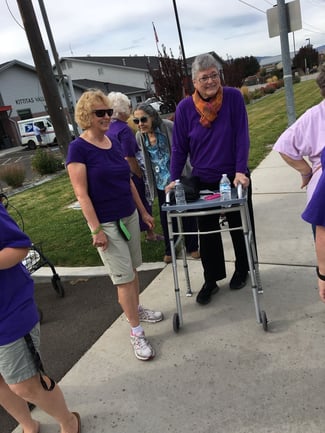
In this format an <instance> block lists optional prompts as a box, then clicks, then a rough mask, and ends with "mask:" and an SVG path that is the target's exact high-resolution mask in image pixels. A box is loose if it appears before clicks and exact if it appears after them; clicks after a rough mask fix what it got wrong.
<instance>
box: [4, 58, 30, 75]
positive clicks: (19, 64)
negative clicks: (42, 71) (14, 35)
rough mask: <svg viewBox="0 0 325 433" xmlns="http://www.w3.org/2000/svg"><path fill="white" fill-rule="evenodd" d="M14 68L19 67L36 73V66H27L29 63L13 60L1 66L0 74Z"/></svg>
mask: <svg viewBox="0 0 325 433" xmlns="http://www.w3.org/2000/svg"><path fill="white" fill-rule="evenodd" d="M12 66H19V67H21V68H23V69H28V70H30V71H33V72H35V73H36V69H35V67H34V66H31V65H27V63H24V62H21V61H19V60H11V61H9V62H5V63H2V64H1V65H0V72H2V71H5V70H6V69H9V68H11V67H12Z"/></svg>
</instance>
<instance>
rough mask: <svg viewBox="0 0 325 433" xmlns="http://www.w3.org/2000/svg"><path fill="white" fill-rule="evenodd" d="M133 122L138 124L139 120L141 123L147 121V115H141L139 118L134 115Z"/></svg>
mask: <svg viewBox="0 0 325 433" xmlns="http://www.w3.org/2000/svg"><path fill="white" fill-rule="evenodd" d="M133 122H134V123H135V124H136V125H139V123H140V122H141V123H147V122H148V117H146V116H143V117H140V119H137V118H136V117H135V118H134V119H133Z"/></svg>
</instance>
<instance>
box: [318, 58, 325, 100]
mask: <svg viewBox="0 0 325 433" xmlns="http://www.w3.org/2000/svg"><path fill="white" fill-rule="evenodd" d="M316 83H317V84H318V86H319V88H320V92H321V94H322V96H323V98H325V63H323V64H322V65H321V67H320V71H319V74H318V76H317V78H316Z"/></svg>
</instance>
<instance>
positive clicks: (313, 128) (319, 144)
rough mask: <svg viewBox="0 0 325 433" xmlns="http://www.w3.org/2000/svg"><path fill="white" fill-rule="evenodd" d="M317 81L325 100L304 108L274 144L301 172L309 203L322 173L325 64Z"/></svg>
mask: <svg viewBox="0 0 325 433" xmlns="http://www.w3.org/2000/svg"><path fill="white" fill-rule="evenodd" d="M316 83H317V84H318V86H319V88H320V93H321V95H322V97H323V98H324V99H323V100H322V101H321V102H320V103H319V104H317V105H314V106H313V107H312V108H309V109H308V110H307V111H305V113H304V114H302V115H301V116H300V117H299V119H298V120H296V122H295V123H294V124H293V125H291V126H290V127H289V128H288V129H286V130H285V131H284V132H283V133H282V134H281V135H280V137H279V138H278V140H277V141H276V143H275V145H274V146H273V149H274V150H276V151H277V152H279V153H280V155H281V156H282V158H283V159H284V161H285V162H286V163H287V164H288V165H290V167H292V168H294V169H295V170H297V171H298V172H299V173H300V177H301V180H300V182H301V186H300V188H305V187H306V190H307V203H308V202H309V200H310V199H311V197H312V195H313V193H314V190H315V188H316V185H317V183H318V181H319V179H320V176H321V174H322V168H321V159H320V155H321V152H322V150H323V148H324V146H325V127H324V125H325V64H323V65H322V66H321V68H320V72H319V75H318V76H317V78H316ZM305 157H306V158H307V160H308V161H307V160H306V159H305ZM313 231H314V227H313Z"/></svg>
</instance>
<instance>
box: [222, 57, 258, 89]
mask: <svg viewBox="0 0 325 433" xmlns="http://www.w3.org/2000/svg"><path fill="white" fill-rule="evenodd" d="M259 69H260V65H259V63H258V61H257V59H256V57H254V56H250V57H248V56H246V57H238V58H236V59H230V60H228V61H227V62H225V63H224V64H223V75H224V81H225V84H226V85H227V86H232V87H241V86H242V84H243V81H244V79H245V78H246V77H249V76H251V75H255V74H256V73H257V72H258V71H259Z"/></svg>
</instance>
